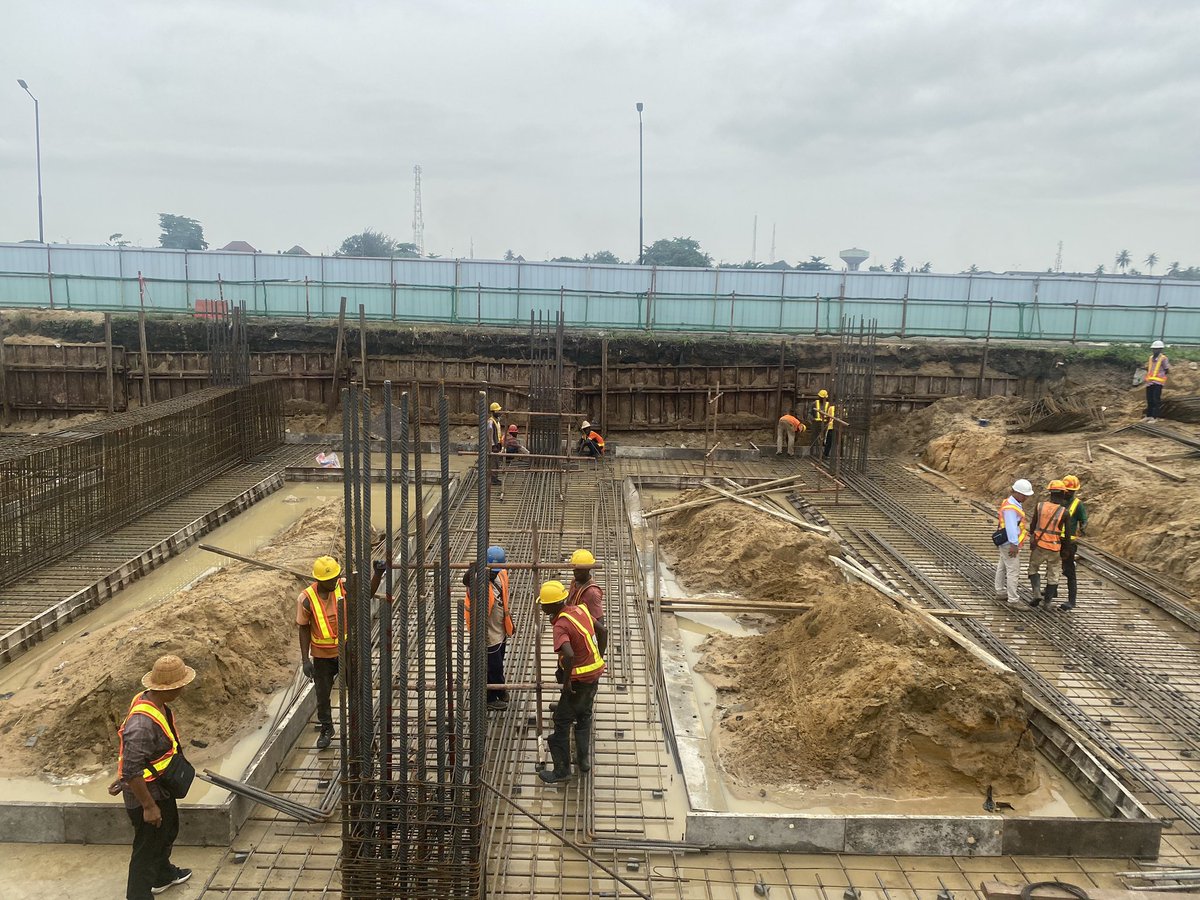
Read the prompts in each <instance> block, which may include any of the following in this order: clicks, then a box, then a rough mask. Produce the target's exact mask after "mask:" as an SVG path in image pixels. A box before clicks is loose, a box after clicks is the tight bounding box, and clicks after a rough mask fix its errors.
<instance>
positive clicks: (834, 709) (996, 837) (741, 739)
mask: <svg viewBox="0 0 1200 900" xmlns="http://www.w3.org/2000/svg"><path fill="white" fill-rule="evenodd" d="M672 480H674V481H675V482H676V483H678V479H663V480H662V481H663V483H662V484H661V485H660V484H658V483H657V482H656V480H655V479H653V478H646V477H644V476H639V477H638V478H636V479H630V480H627V482H626V489H625V492H626V501H627V509H628V510H629V515H630V527H631V529H632V531H633V534H634V544H635V547H636V549H637V553H638V556H639V562H640V565H641V568H642V572H643V575H644V579H643V580H644V585H645V590H646V593H647V595H648V596H647V598H646V606H647V609H649V610H651V614H652V615H653V610H654V609H655V608H656V605H657V607H658V608H659V609H660V615H659V627H658V630H659V633H660V636H661V637H660V663H661V670H662V674H661V677H662V678H663V681H664V688H665V690H664V691H663V692H662V695H663V696H665V697H666V698H667V699H668V707H669V710H668V712H669V722H668V723H667V724H668V726H669V727H670V728H671V729H672V730H673V732H674V738H675V744H676V746H677V748H678V751H677V756H678V762H679V766H680V770H681V772H682V774H683V778H684V782H685V785H686V789H687V795H688V804H689V811H688V813H687V816H686V821H687V824H686V836H687V839H688V841H689V842H694V843H697V844H700V845H702V846H707V847H713V848H717V847H720V848H727V849H734V848H745V849H755V848H757V849H780V850H800V851H804V852H819V851H828V852H846V853H884V852H898V850H899V849H903V850H904V852H914V853H922V854H928V855H951V854H957V853H965V854H971V855H996V854H1001V853H1004V854H1009V853H1018V854H1019V853H1036V854H1037V855H1043V856H1053V855H1070V854H1071V853H1076V852H1080V851H1081V850H1082V849H1083V848H1085V847H1087V846H1088V842H1089V841H1092V840H1104V841H1105V842H1106V845H1107V846H1110V847H1116V848H1118V849H1119V850H1120V851H1121V852H1127V853H1128V854H1129V855H1131V856H1144V855H1153V853H1156V852H1157V846H1158V840H1159V834H1160V832H1161V827H1162V825H1161V822H1159V821H1157V820H1155V819H1153V818H1152V817H1151V816H1150V815H1149V814H1148V813H1147V812H1146V810H1145V809H1144V808H1143V807H1141V805H1140V804H1138V803H1137V801H1136V800H1135V799H1134V798H1133V797H1132V795H1130V794H1129V793H1128V792H1127V791H1126V790H1125V789H1124V788H1123V787H1122V786H1121V784H1120V783H1119V781H1118V780H1117V779H1116V777H1115V776H1113V775H1112V774H1111V773H1109V772H1107V770H1105V769H1104V768H1103V767H1102V766H1101V765H1100V764H1099V762H1098V761H1097V760H1096V759H1095V758H1094V757H1092V756H1091V754H1090V753H1088V752H1087V751H1086V749H1085V748H1083V747H1081V746H1079V745H1077V744H1076V743H1075V742H1074V740H1073V738H1072V737H1071V736H1069V735H1068V734H1066V733H1065V732H1064V731H1063V729H1061V728H1060V727H1059V726H1058V724H1057V723H1055V722H1054V721H1051V720H1050V719H1049V718H1048V717H1046V716H1044V715H1041V714H1040V713H1039V712H1038V710H1037V709H1036V708H1034V707H1032V706H1030V705H1029V702H1028V698H1027V697H1026V696H1025V694H1024V691H1023V688H1022V685H1021V683H1020V681H1019V680H1018V678H1017V676H1016V675H1015V674H1014V673H1012V672H1011V671H1007V670H1005V671H1000V670H999V669H997V668H990V667H989V666H988V665H987V664H986V663H985V662H983V661H981V660H980V659H978V658H976V656H974V655H972V654H971V653H969V652H967V650H965V649H964V648H963V647H962V646H960V645H958V644H957V643H956V642H955V641H954V640H952V639H950V638H948V637H947V635H946V633H945V632H944V631H942V630H936V629H935V628H934V627H931V626H930V625H929V624H928V618H929V617H928V616H927V615H926V614H924V613H921V612H919V611H912V610H909V609H901V608H899V607H897V606H896V605H895V604H894V603H893V602H892V600H890V599H889V598H888V597H886V596H885V595H884V594H883V593H881V592H880V591H878V590H876V589H875V588H873V587H870V586H868V585H866V584H863V583H861V582H859V581H857V580H854V581H849V582H848V580H847V578H846V577H845V576H844V575H843V574H842V571H841V569H840V568H839V567H838V565H837V564H836V563H834V562H833V561H832V560H831V559H830V557H831V556H834V557H840V556H841V554H842V551H841V549H840V548H839V543H838V541H837V540H836V538H837V535H836V534H828V535H827V534H821V533H816V532H813V531H811V530H808V529H805V528H803V527H800V526H797V525H796V524H793V523H790V522H788V521H785V520H784V519H782V518H779V517H776V516H774V515H772V514H770V513H768V512H766V510H767V509H770V510H772V511H774V512H778V513H780V514H782V515H783V516H784V517H789V516H790V517H795V518H798V519H802V518H803V516H802V513H801V511H800V509H799V508H798V507H796V506H795V505H793V504H791V503H789V502H788V500H787V497H786V494H785V493H773V494H764V495H762V496H759V497H757V498H756V499H755V502H756V503H758V504H761V506H760V507H759V508H754V507H751V506H747V505H744V504H741V503H739V502H736V501H733V500H729V499H724V498H719V499H716V500H715V501H714V502H708V503H704V502H700V501H704V500H712V499H713V497H714V492H712V491H711V490H709V489H708V488H706V487H696V488H692V487H686V486H685V488H684V489H683V490H680V489H679V488H678V487H676V486H675V484H672V483H671V481H672ZM635 481H636V484H635ZM689 483H696V482H695V480H690V481H687V482H685V485H686V484H689ZM712 483H715V484H718V485H720V486H722V487H723V488H725V489H726V490H732V489H734V488H732V487H729V486H728V485H725V484H722V483H721V482H720V481H713V482H712ZM785 491H786V488H785ZM681 504H687V505H686V506H684V508H682V509H675V507H677V506H679V505H681ZM660 510H663V512H659V511H660ZM646 513H652V515H649V516H646V515H645V514H646ZM810 524H811V523H810ZM951 621H952V620H951ZM1098 773H1099V774H1098ZM1098 784H1102V785H1103V787H1102V788H1101V787H1098ZM1101 830H1102V831H1101ZM1032 834H1037V835H1038V836H1039V837H1038V839H1037V840H1034V841H1030V840H1029V836H1030V835H1032ZM1101 835H1102V836H1101ZM1113 835H1116V837H1113ZM1114 841H1115V843H1114ZM1023 848H1025V849H1023ZM1094 849H1095V846H1094V845H1093V846H1092V850H1093V851H1094Z"/></svg>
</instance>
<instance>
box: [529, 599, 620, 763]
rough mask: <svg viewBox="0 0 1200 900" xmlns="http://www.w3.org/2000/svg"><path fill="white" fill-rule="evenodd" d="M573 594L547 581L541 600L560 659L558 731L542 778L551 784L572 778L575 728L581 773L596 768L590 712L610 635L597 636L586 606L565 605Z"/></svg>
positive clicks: (555, 716) (576, 756) (552, 736)
mask: <svg viewBox="0 0 1200 900" xmlns="http://www.w3.org/2000/svg"><path fill="white" fill-rule="evenodd" d="M569 594H570V592H569V591H568V590H567V589H566V588H565V587H563V583H562V582H561V581H547V582H546V583H545V584H543V585H542V588H541V591H540V592H539V595H538V600H539V602H540V603H541V606H542V612H544V613H545V614H546V615H547V616H549V617H550V621H551V622H552V623H553V626H554V649H555V651H556V652H557V653H558V667H557V668H556V669H555V673H554V676H555V678H556V679H557V680H558V682H559V683H560V684H561V685H562V693H561V694H560V695H559V698H558V705H557V706H555V708H554V731H553V733H552V734H551V735H550V737H549V739H548V741H547V743H548V744H549V745H550V756H551V758H552V759H553V761H554V768H553V769H552V770H551V771H546V770H545V769H543V770H541V771H539V772H538V777H539V778H541V779H542V781H544V782H546V783H547V784H555V783H557V782H560V781H566V780H567V779H568V778H570V777H571V726H572V725H574V726H575V758H576V760H577V762H578V763H579V769H580V771H582V772H588V771H590V770H591V768H592V706H593V704H594V703H595V702H596V689H597V687H598V686H599V683H600V676H601V675H603V674H604V651H605V650H606V649H607V646H608V635H607V632H604V631H601V632H599V633H598V632H597V631H596V626H595V622H594V620H593V619H592V614H591V613H589V612H588V608H587V606H567V605H566V601H567V597H568V595H569Z"/></svg>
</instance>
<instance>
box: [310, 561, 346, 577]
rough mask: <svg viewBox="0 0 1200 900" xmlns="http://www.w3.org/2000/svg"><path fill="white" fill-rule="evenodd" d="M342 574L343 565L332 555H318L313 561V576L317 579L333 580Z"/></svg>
mask: <svg viewBox="0 0 1200 900" xmlns="http://www.w3.org/2000/svg"><path fill="white" fill-rule="evenodd" d="M341 574H342V567H341V566H340V565H338V561H337V560H336V559H334V558H333V557H332V556H318V557H317V559H316V561H315V562H314V563H313V578H315V579H317V581H332V580H333V579H334V578H337V577H338V576H339V575H341Z"/></svg>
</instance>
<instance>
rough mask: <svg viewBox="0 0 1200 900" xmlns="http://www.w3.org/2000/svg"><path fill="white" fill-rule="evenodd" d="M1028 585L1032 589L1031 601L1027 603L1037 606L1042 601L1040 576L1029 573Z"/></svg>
mask: <svg viewBox="0 0 1200 900" xmlns="http://www.w3.org/2000/svg"><path fill="white" fill-rule="evenodd" d="M1029 585H1030V587H1031V588H1032V589H1033V601H1032V602H1031V603H1030V604H1029V605H1030V606H1037V605H1038V604H1039V603H1041V602H1042V576H1041V575H1030V576H1029Z"/></svg>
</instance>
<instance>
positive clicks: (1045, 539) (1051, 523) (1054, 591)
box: [1026, 478, 1067, 609]
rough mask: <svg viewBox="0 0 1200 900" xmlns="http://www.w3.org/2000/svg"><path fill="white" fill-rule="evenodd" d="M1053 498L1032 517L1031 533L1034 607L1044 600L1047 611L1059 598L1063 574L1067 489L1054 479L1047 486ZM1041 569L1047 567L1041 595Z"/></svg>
mask: <svg viewBox="0 0 1200 900" xmlns="http://www.w3.org/2000/svg"><path fill="white" fill-rule="evenodd" d="M1046 490H1047V491H1049V492H1050V499H1049V500H1043V501H1041V502H1040V503H1038V504H1037V505H1036V506H1034V508H1033V515H1032V516H1030V518H1029V521H1030V525H1031V527H1030V530H1029V537H1030V542H1029V568H1028V569H1027V570H1026V573H1027V574H1028V575H1029V584H1030V586H1031V587H1032V588H1033V600H1032V602H1031V603H1030V605H1031V606H1040V605H1041V604H1042V602H1043V601H1044V602H1045V604H1046V608H1047V609H1049V608H1050V604H1051V603H1053V602H1054V598H1055V597H1057V596H1058V579H1059V575H1060V574H1061V573H1062V557H1061V556H1060V553H1061V551H1062V533H1063V519H1064V518H1065V517H1066V515H1067V509H1066V507H1065V506H1064V505H1063V501H1064V499H1065V497H1064V494H1065V491H1066V487H1065V486H1064V485H1063V483H1062V481H1060V480H1059V479H1057V478H1056V479H1055V480H1053V481H1051V482H1050V483H1049V484H1047V485H1046ZM1042 566H1045V567H1046V590H1045V592H1044V593H1043V592H1042V584H1041V582H1042V576H1041V569H1042Z"/></svg>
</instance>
